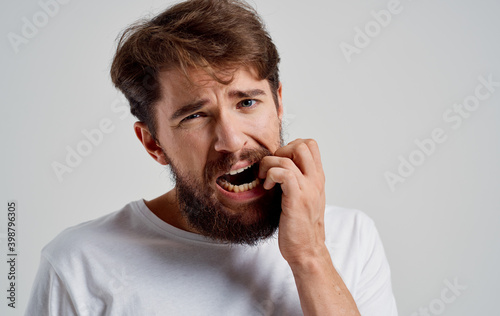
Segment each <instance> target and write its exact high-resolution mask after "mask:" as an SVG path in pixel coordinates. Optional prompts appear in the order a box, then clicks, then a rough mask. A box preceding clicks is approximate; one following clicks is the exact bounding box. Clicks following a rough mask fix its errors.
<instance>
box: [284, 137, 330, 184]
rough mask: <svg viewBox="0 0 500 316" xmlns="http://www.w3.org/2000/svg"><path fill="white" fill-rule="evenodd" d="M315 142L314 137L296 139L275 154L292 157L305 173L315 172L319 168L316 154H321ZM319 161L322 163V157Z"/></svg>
mask: <svg viewBox="0 0 500 316" xmlns="http://www.w3.org/2000/svg"><path fill="white" fill-rule="evenodd" d="M315 143H316V142H315V141H314V140H312V139H296V140H294V141H292V142H290V143H289V144H288V145H286V146H284V147H281V148H280V149H278V150H277V151H276V152H275V155H276V156H280V157H287V158H290V159H291V160H292V161H293V162H294V163H295V164H296V165H297V167H298V168H299V169H300V171H301V172H302V173H303V174H304V175H309V174H314V173H316V172H317V169H318V166H317V159H316V158H315V157H314V155H315V154H316V155H318V154H319V149H318V147H317V145H316V146H314V144H315ZM311 149H312V150H311ZM319 162H320V163H321V159H319ZM320 170H321V168H320Z"/></svg>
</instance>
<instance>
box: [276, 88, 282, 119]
mask: <svg viewBox="0 0 500 316" xmlns="http://www.w3.org/2000/svg"><path fill="white" fill-rule="evenodd" d="M281 92H282V85H281V81H280V85H279V87H278V94H277V95H278V118H279V119H280V121H281V120H282V119H283V97H282V94H281Z"/></svg>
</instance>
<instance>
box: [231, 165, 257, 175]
mask: <svg viewBox="0 0 500 316" xmlns="http://www.w3.org/2000/svg"><path fill="white" fill-rule="evenodd" d="M251 166H252V165H249V166H246V167H243V168H240V169H236V170H231V171H229V172H228V173H226V174H230V175H232V176H233V175H235V174H237V173H240V172H243V171H245V170H246V169H248V168H250V167H251Z"/></svg>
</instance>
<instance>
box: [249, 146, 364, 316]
mask: <svg viewBox="0 0 500 316" xmlns="http://www.w3.org/2000/svg"><path fill="white" fill-rule="evenodd" d="M259 178H261V179H264V178H265V181H264V184H263V186H264V189H266V190H270V189H271V188H273V187H274V186H275V185H276V184H280V185H281V190H282V191H283V195H282V201H281V208H282V213H281V217H280V224H279V235H278V241H279V247H280V251H281V254H282V255H283V258H285V260H286V261H287V262H288V264H289V265H290V268H291V269H292V272H293V274H294V277H295V283H296V285H297V290H298V293H299V297H300V303H301V306H302V311H303V312H304V315H359V311H358V309H357V307H356V303H355V302H354V299H353V298H352V296H351V294H350V292H349V290H348V289H347V287H346V286H345V284H344V282H343V281H342V278H341V277H340V276H339V274H338V273H337V271H336V270H335V267H334V266H333V263H332V260H331V257H330V253H329V252H328V249H327V247H326V245H325V227H324V226H325V225H324V213H325V174H324V172H323V166H322V164H321V158H320V153H319V148H318V144H317V143H316V141H314V140H312V139H305V140H304V139H297V140H294V141H292V142H291V143H289V144H288V145H286V146H284V147H282V148H280V149H278V150H277V151H276V152H275V153H274V156H268V157H265V158H263V159H262V161H261V162H260V170H259Z"/></svg>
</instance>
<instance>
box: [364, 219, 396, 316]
mask: <svg viewBox="0 0 500 316" xmlns="http://www.w3.org/2000/svg"><path fill="white" fill-rule="evenodd" d="M365 219H366V220H365V221H364V223H363V226H364V227H362V228H361V230H360V231H361V235H362V238H361V244H362V246H361V247H362V248H364V254H363V265H362V268H361V275H360V278H359V282H358V284H357V286H356V298H355V300H356V303H357V305H358V309H359V311H360V313H361V315H362V316H397V315H398V312H397V308H396V301H395V299H394V294H393V291H392V285H391V271H390V268H389V263H388V262H387V258H386V255H385V251H384V247H383V245H382V241H381V240H380V236H379V234H378V231H377V229H376V227H375V224H374V223H373V221H372V220H371V219H370V218H368V217H367V216H366V218H365ZM363 235H364V236H363ZM363 244H364V245H363Z"/></svg>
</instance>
